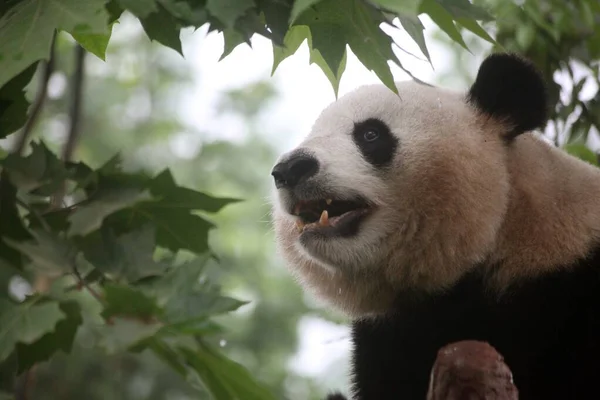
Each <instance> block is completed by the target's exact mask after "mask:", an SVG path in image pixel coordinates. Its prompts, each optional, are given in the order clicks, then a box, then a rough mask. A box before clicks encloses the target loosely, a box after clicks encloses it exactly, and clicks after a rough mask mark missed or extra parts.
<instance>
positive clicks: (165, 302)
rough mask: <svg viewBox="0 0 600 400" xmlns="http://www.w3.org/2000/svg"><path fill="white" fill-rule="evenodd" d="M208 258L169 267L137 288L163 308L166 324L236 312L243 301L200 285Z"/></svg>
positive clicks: (213, 287) (203, 284)
mask: <svg viewBox="0 0 600 400" xmlns="http://www.w3.org/2000/svg"><path fill="white" fill-rule="evenodd" d="M207 260H208V257H201V258H196V259H194V260H192V261H190V262H186V263H184V264H181V265H179V266H172V267H170V268H169V269H168V270H167V272H166V273H165V274H164V275H163V276H162V277H160V278H158V279H156V280H153V281H151V282H149V283H145V284H144V283H142V284H140V285H139V287H140V289H142V290H143V291H144V292H145V293H148V294H149V295H150V296H152V297H154V298H156V299H157V302H158V304H160V305H161V306H162V307H163V308H164V311H165V313H164V320H165V322H168V323H169V324H171V325H172V324H179V323H185V322H186V321H189V320H196V321H197V320H201V319H204V318H206V317H208V316H212V315H217V314H223V313H226V312H230V311H234V310H237V309H238V308H239V307H241V306H242V305H244V304H247V302H245V301H240V300H237V299H233V298H230V297H226V296H222V295H221V294H220V293H219V290H218V288H216V287H215V286H211V285H209V284H207V283H201V282H200V276H201V275H202V274H203V271H204V267H205V264H206V262H207Z"/></svg>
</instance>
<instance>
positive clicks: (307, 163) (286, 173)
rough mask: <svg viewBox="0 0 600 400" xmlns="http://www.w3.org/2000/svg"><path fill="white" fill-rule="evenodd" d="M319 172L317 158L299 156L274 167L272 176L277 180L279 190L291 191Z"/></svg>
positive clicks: (276, 185)
mask: <svg viewBox="0 0 600 400" xmlns="http://www.w3.org/2000/svg"><path fill="white" fill-rule="evenodd" d="M318 170H319V162H318V161H317V159H316V158H314V157H312V156H309V155H306V154H297V155H293V156H292V157H290V158H288V159H287V160H286V161H283V162H280V163H279V164H277V165H276V166H275V167H273V170H272V171H271V175H272V176H273V179H275V187H276V188H277V189H281V188H284V187H285V188H288V189H291V188H293V187H295V186H296V185H298V184H299V183H301V182H304V181H305V180H307V179H308V178H310V177H311V176H313V175H315V174H316V173H317V171H318Z"/></svg>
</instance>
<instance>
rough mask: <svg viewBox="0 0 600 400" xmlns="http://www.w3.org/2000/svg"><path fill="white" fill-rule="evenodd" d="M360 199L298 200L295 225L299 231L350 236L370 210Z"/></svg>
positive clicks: (355, 231)
mask: <svg viewBox="0 0 600 400" xmlns="http://www.w3.org/2000/svg"><path fill="white" fill-rule="evenodd" d="M370 209H371V208H370V207H369V205H368V204H367V202H365V201H361V200H335V199H322V200H311V201H300V202H298V203H296V205H295V207H294V215H296V216H298V219H297V220H296V226H297V227H298V231H299V232H301V233H307V232H315V233H320V234H323V235H326V236H351V235H354V234H356V233H357V232H358V228H359V225H360V223H361V221H362V220H363V219H364V217H366V215H367V214H368V213H369V211H370Z"/></svg>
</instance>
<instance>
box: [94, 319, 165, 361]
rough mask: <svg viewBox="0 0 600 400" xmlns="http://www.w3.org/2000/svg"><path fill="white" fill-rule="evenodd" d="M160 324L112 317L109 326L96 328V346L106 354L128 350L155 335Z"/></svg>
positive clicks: (160, 326)
mask: <svg viewBox="0 0 600 400" xmlns="http://www.w3.org/2000/svg"><path fill="white" fill-rule="evenodd" d="M162 326H163V325H162V324H161V323H160V322H154V321H153V322H143V321H140V320H139V319H133V318H121V317H113V318H111V320H110V324H106V325H101V326H97V327H96V328H95V330H94V333H95V334H96V335H97V339H98V341H97V345H98V346H99V347H101V348H103V349H105V351H106V352H107V353H108V354H117V353H121V352H123V351H125V350H129V349H130V348H131V347H133V346H135V345H136V344H137V343H139V342H140V341H142V340H145V339H148V338H149V337H152V336H153V335H155V334H156V333H157V332H158V331H159V330H160V329H161V328H162Z"/></svg>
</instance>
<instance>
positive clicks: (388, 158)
mask: <svg viewBox="0 0 600 400" xmlns="http://www.w3.org/2000/svg"><path fill="white" fill-rule="evenodd" d="M352 138H353V139H354V143H355V144H356V146H358V148H359V149H360V152H361V153H362V155H363V157H364V158H365V159H366V160H367V161H368V162H369V163H371V164H372V165H373V166H375V167H377V168H383V167H386V166H388V165H389V164H390V163H391V162H392V159H393V158H394V153H396V149H397V147H398V139H397V138H396V137H395V136H394V135H392V132H391V131H390V128H389V127H388V126H387V125H386V124H385V123H384V122H383V121H381V120H379V119H377V118H369V119H367V120H365V121H362V122H359V123H355V124H354V131H353V132H352Z"/></svg>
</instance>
